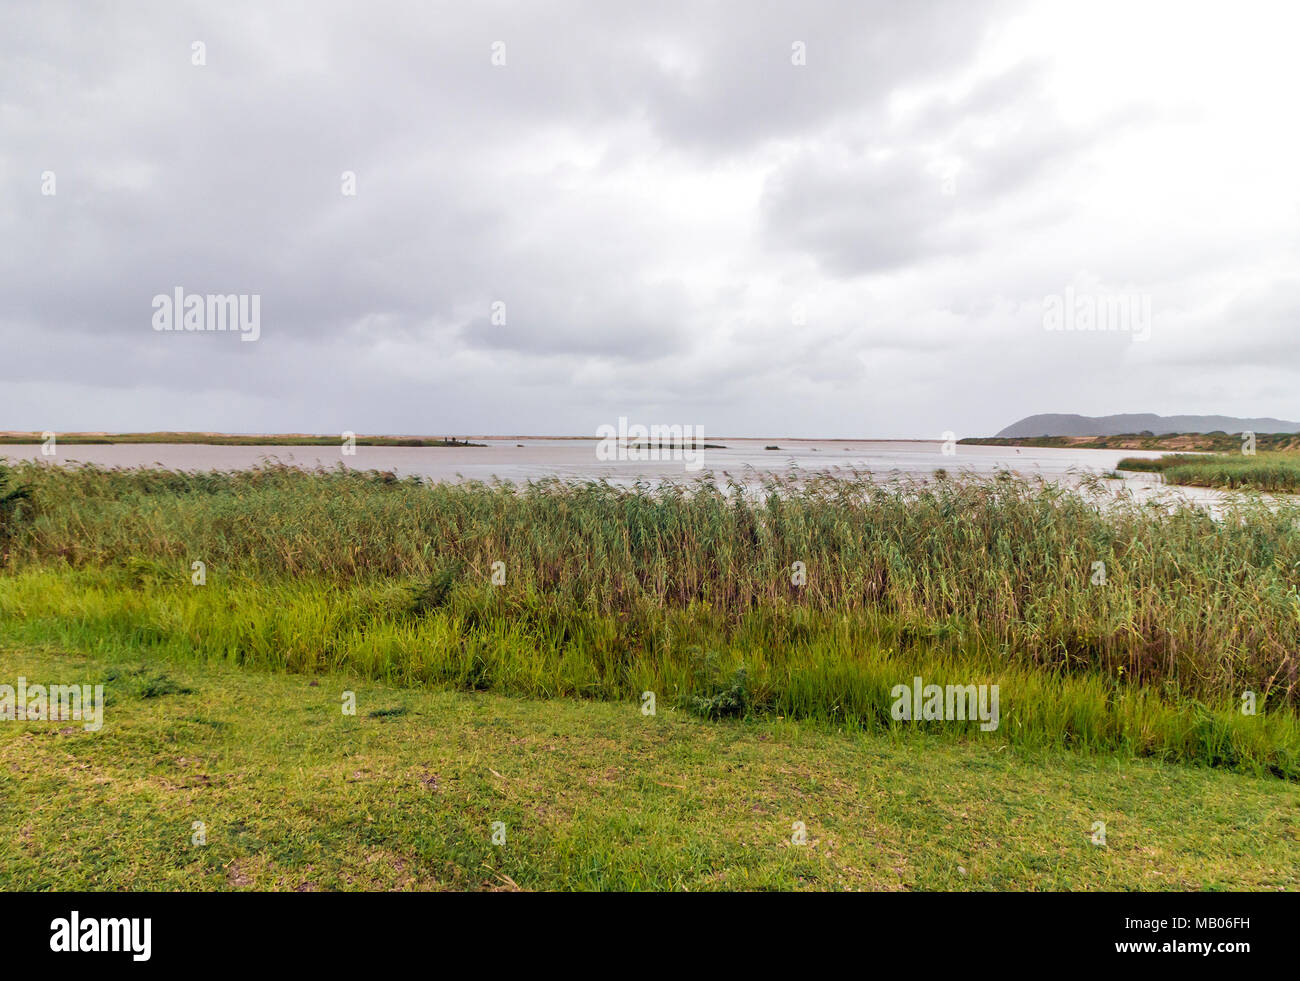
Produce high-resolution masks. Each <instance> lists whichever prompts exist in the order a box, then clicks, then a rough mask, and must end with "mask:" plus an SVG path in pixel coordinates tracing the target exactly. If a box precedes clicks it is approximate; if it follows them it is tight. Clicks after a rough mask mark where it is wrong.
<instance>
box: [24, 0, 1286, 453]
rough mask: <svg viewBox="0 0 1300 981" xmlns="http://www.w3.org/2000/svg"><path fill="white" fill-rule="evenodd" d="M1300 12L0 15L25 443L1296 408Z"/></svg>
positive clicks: (742, 9)
mask: <svg viewBox="0 0 1300 981" xmlns="http://www.w3.org/2000/svg"><path fill="white" fill-rule="evenodd" d="M1298 11H1300V6H1298V5H1296V4H1294V3H1276V4H1269V5H1253V4H1250V3H1241V2H1235V3H1233V4H1230V5H1225V4H1222V3H1215V4H1207V5H1204V6H1202V5H1198V4H1195V3H1188V2H1186V0H1179V2H1171V3H1141V2H1133V0H1125V2H1119V3H1106V2H1100V3H1099V2H1088V3H1070V4H1055V3H1027V4H1026V3H1012V2H1005V3H1004V2H992V3H984V2H976V0H958V2H951V3H944V2H916V3H903V2H864V0H844V2H821V3H819V2H809V0H798V2H789V3H761V2H755V0H736V2H727V3H708V2H704V0H687V2H681V3H677V2H672V0H657V2H655V3H639V4H635V5H634V4H631V3H621V2H610V0H606V2H591V3H560V2H551V3H541V2H533V0H518V2H513V3H483V2H475V3H473V4H466V3H447V4H434V3H428V2H418V3H417V2H413V3H409V4H406V3H392V2H383V0H379V2H371V3H365V4H359V3H349V4H343V3H327V2H320V0H312V2H304V3H300V4H291V3H275V2H263V0H258V2H250V3H241V2H233V0H221V2H215V0H213V2H207V3H184V2H176V0H167V2H160V3H137V2H127V0H123V2H112V3H102V4H90V3H46V2H42V3H37V2H32V3H27V2H20V0H4V3H3V5H2V6H0V257H2V258H0V429H24V430H38V431H39V430H46V429H50V430H55V431H67V430H80V429H92V430H102V429H107V430H157V429H198V430H221V431H235V432H284V431H308V432H321V433H336V432H342V431H343V430H352V431H355V432H359V433H367V432H396V433H432V434H443V433H462V434H468V433H473V434H484V433H507V434H518V433H536V434H575V435H581V434H588V435H589V434H593V433H595V431H596V428H597V427H598V426H599V425H601V424H602V423H616V422H617V419H618V417H619V416H627V417H629V418H630V419H631V420H632V421H633V422H642V423H645V424H651V423H660V424H671V423H679V424H682V425H701V426H703V427H704V431H705V433H706V434H707V435H719V436H722V435H733V436H736V435H824V436H865V435H877V436H906V435H923V436H938V434H940V433H941V432H943V431H945V430H952V431H954V432H956V433H957V434H958V435H963V436H964V435H982V434H988V433H992V432H995V431H996V430H998V429H1000V428H1002V427H1003V426H1004V425H1007V424H1008V423H1010V422H1012V421H1014V420H1015V419H1017V418H1019V417H1021V416H1024V415H1028V414H1030V413H1034V412H1082V413H1087V414H1104V413H1111V412H1123V411H1154V412H1161V413H1166V414H1168V413H1184V412H1185V413H1210V412H1221V413H1227V414H1232V415H1273V416H1278V417H1281V418H1287V419H1297V418H1300V398H1297V393H1300V261H1298V260H1300V127H1298V126H1297V116H1296V110H1295V105H1294V103H1295V97H1296V93H1297V92H1300V58H1297V57H1296V56H1295V51H1294V45H1295V39H1296V37H1297V36H1300V13H1298ZM196 42H199V43H200V45H201V47H196ZM196 60H198V61H202V62H204V63H202V64H195V61H196ZM502 61H504V64H501V63H499V62H502ZM494 62H496V63H494ZM800 62H802V63H800ZM349 171H350V172H352V173H354V174H355V175H356V184H355V194H354V195H349V194H345V193H344V190H345V185H344V177H343V175H344V173H345V172H349ZM51 176H52V177H53V181H51V180H50V177H51ZM50 190H53V191H54V193H52V194H51V193H48V192H49V191H50ZM177 287H181V288H183V289H184V290H186V291H187V292H189V293H197V294H208V293H218V294H230V293H244V294H258V295H260V298H261V300H260V302H261V324H260V336H259V338H258V339H257V340H256V341H254V342H251V343H248V342H244V341H243V340H241V338H240V336H239V335H238V334H230V333H218V332H184V331H181V332H160V331H156V330H154V328H153V325H152V319H151V318H152V317H153V315H154V309H153V307H152V302H153V298H154V297H155V296H156V295H158V294H168V295H170V294H172V293H173V291H174V290H175V289H176V288H177ZM1067 290H1069V291H1071V293H1070V294H1067ZM1067 295H1071V296H1076V297H1077V296H1083V297H1089V296H1092V297H1098V298H1102V299H1105V298H1108V297H1109V298H1113V297H1123V298H1143V297H1149V299H1150V310H1151V320H1150V331H1149V338H1147V339H1146V340H1143V339H1141V337H1140V336H1138V335H1137V334H1136V333H1135V332H1134V331H1126V330H1123V329H1120V330H1116V331H1109V332H1097V331H1091V332H1089V331H1052V330H1047V329H1045V313H1044V311H1045V304H1046V298H1048V297H1051V296H1060V297H1065V296H1067ZM494 304H500V306H497V307H495V308H494V306H493V305H494ZM494 309H496V310H497V311H498V312H504V320H505V322H504V323H499V322H494V318H493V310H494ZM496 319H497V320H500V319H501V317H499V316H498V317H497V318H496Z"/></svg>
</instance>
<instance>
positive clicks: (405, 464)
mask: <svg viewBox="0 0 1300 981" xmlns="http://www.w3.org/2000/svg"><path fill="white" fill-rule="evenodd" d="M478 441H479V442H484V443H486V444H487V445H485V446H470V447H433V446H431V447H387V446H358V447H356V453H355V455H353V456H343V454H342V452H341V450H340V448H338V447H329V446H201V445H192V444H172V443H152V444H144V443H137V444H118V445H112V446H108V445H94V444H86V445H75V444H59V445H58V446H57V451H56V455H55V457H53V458H50V457H42V456H41V447H40V446H39V445H30V446H0V458H5V459H9V460H45V461H48V462H57V463H60V464H70V463H94V464H98V465H99V466H105V467H163V468H167V469H171V470H243V469H248V468H250V467H254V466H257V465H258V464H261V463H265V462H267V461H278V462H281V463H286V464H291V465H294V466H299V467H304V468H314V467H335V466H337V465H338V464H340V463H342V464H344V465H345V466H347V467H351V468H354V469H361V470H387V471H392V472H393V473H395V474H397V475H398V476H410V475H419V476H421V477H425V478H428V479H431V480H438V481H452V482H455V481H464V480H482V481H489V482H490V481H492V480H494V479H497V480H504V481H513V482H515V483H521V482H524V481H528V480H536V479H539V478H543V477H558V478H560V479H562V480H601V479H604V480H608V481H609V482H610V483H613V484H618V485H623V486H628V485H631V484H634V483H636V482H637V481H638V480H647V481H650V482H655V483H657V482H659V481H661V480H665V479H667V480H673V481H677V482H690V481H693V480H695V479H696V478H697V477H699V476H700V475H701V474H702V473H704V472H712V473H713V475H714V477H715V479H718V480H721V481H725V480H726V479H727V478H728V477H731V478H735V479H737V480H740V481H742V482H752V481H754V480H756V479H758V478H759V477H761V476H762V475H764V474H766V473H773V472H775V473H784V474H790V473H805V474H807V473H813V472H832V473H833V472H835V471H837V470H838V471H849V470H857V471H860V472H867V471H869V472H870V474H871V476H872V479H875V480H888V479H891V478H896V477H906V476H910V477H921V476H928V475H930V474H933V473H934V471H935V470H938V469H941V468H942V469H946V470H948V471H949V472H952V473H958V472H962V471H967V472H971V473H974V474H977V475H982V476H988V475H991V474H993V473H994V472H995V471H998V470H1002V469H1009V470H1012V471H1014V472H1016V473H1019V474H1021V475H1024V476H1029V477H1032V476H1041V477H1044V478H1046V479H1048V480H1051V481H1054V482H1056V483H1060V484H1063V485H1067V486H1072V485H1076V484H1077V483H1078V482H1079V479H1080V476H1081V475H1083V474H1089V473H1092V474H1098V473H1102V472H1104V471H1107V470H1112V469H1114V467H1115V464H1116V463H1118V462H1119V460H1120V459H1121V458H1122V457H1125V456H1147V457H1157V456H1160V453H1159V452H1144V451H1139V450H1080V449H1061V448H1055V447H1051V448H1037V447H1028V446H1025V447H1014V446H958V447H957V452H956V453H955V454H954V455H951V456H946V455H944V454H943V452H942V444H941V443H940V442H938V441H932V442H931V441H902V440H807V439H796V440H788V439H774V440H773V439H766V440H763V439H719V440H718V443H720V444H722V445H723V446H725V449H707V450H703V451H701V453H700V456H701V459H702V462H703V466H702V467H701V468H697V469H689V468H688V467H687V466H686V464H685V463H684V462H683V461H681V460H675V461H674V460H660V461H631V460H612V461H602V460H599V459H597V456H596V447H597V441H596V440H573V439H495V438H494V439H480V440H478ZM767 446H779V447H780V449H777V450H768V449H766V447H767ZM1121 484H1122V486H1123V487H1125V488H1126V489H1128V490H1131V491H1132V492H1133V493H1134V494H1136V495H1137V496H1139V497H1143V498H1145V497H1149V496H1151V495H1152V494H1154V493H1164V494H1178V495H1181V496H1185V497H1189V498H1193V499H1197V500H1205V501H1214V500H1217V499H1218V498H1219V496H1220V495H1219V494H1218V493H1216V492H1213V491H1205V490H1200V489H1195V488H1179V489H1178V490H1177V491H1175V490H1173V489H1171V488H1164V487H1161V485H1160V484H1159V481H1158V479H1157V478H1156V477H1154V476H1153V475H1150V474H1133V475H1130V476H1126V477H1125V479H1124V480H1123V481H1122V482H1120V481H1115V482H1114V485H1115V486H1116V488H1118V487H1119V486H1120V485H1121Z"/></svg>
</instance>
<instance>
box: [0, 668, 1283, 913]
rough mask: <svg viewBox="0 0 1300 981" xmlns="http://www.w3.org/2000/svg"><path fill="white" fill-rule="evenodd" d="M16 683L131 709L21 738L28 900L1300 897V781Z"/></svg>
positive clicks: (487, 703)
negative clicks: (860, 894) (1078, 893)
mask: <svg viewBox="0 0 1300 981" xmlns="http://www.w3.org/2000/svg"><path fill="white" fill-rule="evenodd" d="M19 675H22V676H24V677H26V678H28V679H31V680H39V681H42V682H44V683H94V682H96V681H104V682H105V684H106V690H107V693H108V697H109V702H108V705H107V707H106V709H105V722H104V727H103V729H101V730H100V731H99V732H97V733H89V732H84V731H82V730H81V729H80V727H78V726H76V725H74V724H65V723H41V722H28V723H15V722H6V723H0V769H3V772H4V773H5V779H4V780H2V781H0V889H5V890H15V889H60V890H64V889H90V890H120V889H131V890H144V889H155V890H172V889H180V890H228V889H280V890H300V891H309V890H331V889H515V888H522V889H604V890H612V889H662V890H690V891H700V890H718V889H802V890H830V889H835V890H839V889H884V890H897V889H931V890H995V889H1029V890H1047V889H1077V890H1084V889H1087V890H1098V889H1106V890H1130V889H1141V890H1186V889H1211V890H1219V889H1237V890H1241V889H1246V890H1277V889H1295V888H1297V887H1300V847H1297V846H1300V790H1297V788H1296V787H1295V785H1293V784H1289V783H1286V782H1283V781H1278V780H1271V779H1259V778H1256V777H1252V776H1245V775H1240V774H1231V773H1226V772H1221V771H1214V770H1206V769H1201V768H1192V767H1175V766H1169V765H1165V764H1161V763H1158V762H1154V761H1149V760H1140V759H1138V760H1134V759H1121V758H1117V757H1113V756H1109V755H1104V756H1097V755H1091V754H1086V753H1059V752H1049V751H1041V750H1022V749H1017V748H1016V747H1008V746H1006V745H1005V744H1002V743H999V742H996V741H984V740H972V741H965V742H955V741H952V740H946V739H935V738H931V737H928V736H926V735H923V734H913V735H910V736H907V737H906V738H904V737H901V736H899V735H891V734H860V733H859V734H853V733H848V732H846V733H843V734H841V733H839V732H837V731H835V730H833V729H830V728H828V727H825V726H820V725H808V724H806V723H800V722H798V721H793V720H790V719H788V718H787V719H775V718H772V719H765V720H761V721H749V722H726V723H710V722H703V721H701V720H699V719H697V718H695V717H693V716H691V715H688V714H685V713H682V712H678V711H675V710H673V709H672V708H671V707H668V706H664V705H662V704H661V706H660V708H659V711H658V713H657V714H656V715H655V716H653V717H651V716H645V715H642V714H641V713H640V711H638V708H637V705H636V704H635V703H619V702H578V701H569V700H520V699H511V698H504V697H500V696H497V695H492V694H482V693H480V694H466V693H456V692H447V691H427V690H418V689H411V688H393V687H387V686H382V685H379V684H375V683H373V682H367V681H364V680H360V679H357V678H355V677H353V676H351V675H349V674H339V673H321V674H318V675H302V674H300V675H290V674H271V673H267V672H264V671H259V670H250V669H248V668H236V667H233V666H230V665H222V664H208V665H199V664H197V663H193V662H191V663H188V664H177V663H173V662H165V663H164V662H159V661H155V660H152V659H149V658H142V657H140V656H139V655H138V654H137V652H135V651H129V650H120V649H114V648H113V647H112V645H109V644H105V645H104V649H103V650H102V651H101V652H100V653H98V654H96V655H94V656H91V657H84V656H80V655H76V654H68V653H62V652H60V651H58V650H55V649H33V648H23V649H14V648H7V649H0V679H2V680H4V681H8V682H10V683H12V681H13V679H14V678H15V677H16V676H19ZM159 689H162V690H165V691H166V693H165V694H154V695H153V696H152V697H146V696H145V692H146V691H157V690H159ZM346 690H352V691H354V692H355V693H356V696H357V712H356V715H355V716H345V715H343V713H342V711H341V707H340V706H341V704H342V693H343V692H344V691H346ZM195 821H201V822H203V824H204V825H205V831H206V844H204V845H196V844H193V843H192V836H193V835H194V833H195V831H194V827H193V824H194V822H195ZM497 821H500V822H502V823H503V824H504V825H505V831H506V843H505V845H504V846H496V845H494V844H493V843H492V833H493V827H492V823H493V822H497ZM1099 821H1100V822H1104V823H1105V832H1106V844H1105V845H1104V847H1103V846H1100V845H1097V844H1094V843H1093V840H1092V838H1093V833H1094V827H1095V824H1096V822H1099ZM795 822H802V823H803V824H804V826H805V828H806V835H807V838H806V843H805V844H794V843H793V842H792V837H793V830H794V824H795Z"/></svg>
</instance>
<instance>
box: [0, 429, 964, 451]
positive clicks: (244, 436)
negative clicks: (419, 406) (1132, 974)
mask: <svg viewBox="0 0 1300 981" xmlns="http://www.w3.org/2000/svg"><path fill="white" fill-rule="evenodd" d="M54 435H55V439H56V440H57V441H58V442H59V443H63V444H65V445H68V446H76V445H97V446H105V445H110V446H111V445H115V444H138V443H169V444H173V445H181V446H188V445H195V446H337V445H338V444H339V443H340V442H342V439H343V437H342V434H339V435H323V434H320V433H212V432H153V433H108V432H89V431H86V432H67V433H62V432H55V434H54ZM712 438H713V439H730V440H753V441H755V442H761V441H764V440H774V439H777V440H785V441H786V442H788V443H941V442H943V440H941V439H937V438H931V439H924V438H916V439H912V438H907V437H899V436H891V437H876V436H857V437H851V436H831V437H820V436H716V437H712ZM45 439H46V435H45V433H32V432H21V431H18V430H7V431H0V445H3V446H26V445H32V444H40V443H44V442H45ZM520 439H547V440H573V441H587V442H597V441H599V440H600V439H601V437H599V436H540V435H532V436H520V435H515V436H508V435H500V434H496V435H472V436H410V435H373V434H372V435H362V434H359V433H358V434H357V435H356V437H355V442H356V445H357V446H412V447H424V446H456V447H461V446H482V445H484V444H483V443H478V442H474V441H475V440H493V441H497V440H500V441H508V440H520ZM709 445H710V446H711V447H712V446H713V444H709ZM713 448H716V447H713Z"/></svg>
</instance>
